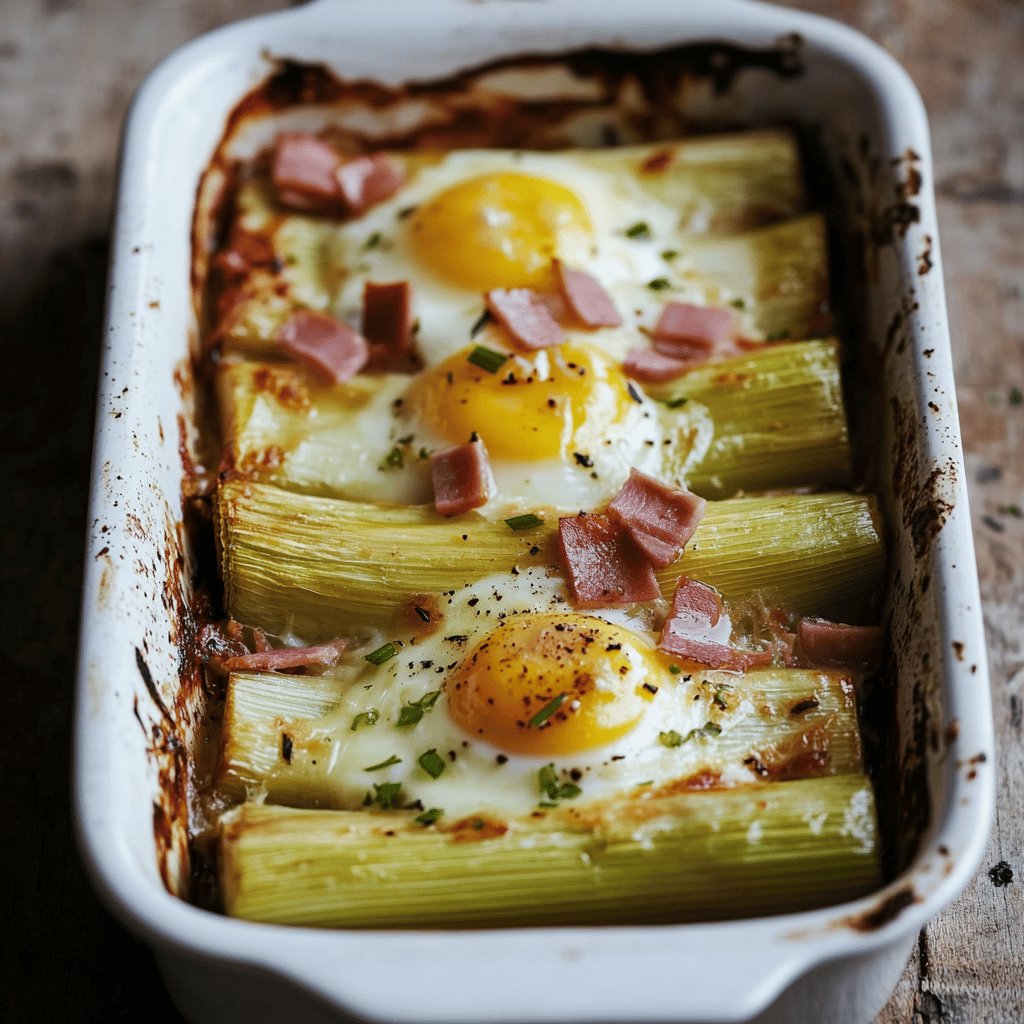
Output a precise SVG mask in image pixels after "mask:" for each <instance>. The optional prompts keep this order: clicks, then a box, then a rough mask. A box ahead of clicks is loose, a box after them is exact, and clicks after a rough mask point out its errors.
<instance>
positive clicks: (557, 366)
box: [409, 344, 631, 461]
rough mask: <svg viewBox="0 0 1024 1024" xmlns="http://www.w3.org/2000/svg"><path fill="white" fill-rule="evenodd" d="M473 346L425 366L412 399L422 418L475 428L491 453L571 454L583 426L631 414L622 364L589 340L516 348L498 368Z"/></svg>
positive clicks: (463, 429)
mask: <svg viewBox="0 0 1024 1024" xmlns="http://www.w3.org/2000/svg"><path fill="white" fill-rule="evenodd" d="M471 351H472V349H466V350H464V351H462V352H457V353H456V354H455V355H453V356H451V357H450V358H449V359H447V360H445V361H444V362H443V363H440V364H439V365H438V366H436V367H434V369H432V370H430V371H427V372H426V373H424V374H421V375H420V377H419V378H418V380H417V382H416V383H415V384H414V385H413V388H412V389H411V391H410V394H409V400H410V403H411V406H412V407H413V408H414V409H415V411H416V414H417V417H418V419H419V420H420V421H421V422H423V423H429V424H430V425H431V427H432V428H433V429H434V430H435V431H436V432H438V433H439V434H441V435H442V436H444V437H446V438H448V439H449V440H451V441H453V442H462V441H468V440H469V438H470V435H471V434H473V433H474V432H476V433H477V434H478V435H479V436H480V437H481V438H482V439H483V442H484V444H485V445H486V446H487V450H488V452H489V453H490V455H491V457H492V459H507V460H515V461H519V460H522V461H536V460H539V459H548V458H558V457H562V458H566V457H568V458H571V455H569V453H571V451H572V449H573V441H574V438H575V439H577V440H579V438H580V436H581V431H584V432H585V433H586V434H593V435H594V436H595V437H599V436H602V434H603V432H604V431H605V430H606V429H607V428H608V427H609V426H611V425H612V424H615V423H621V422H622V421H623V420H624V419H625V418H626V416H627V415H628V410H629V408H630V401H631V400H630V397H629V390H628V381H627V380H626V378H625V377H624V376H623V374H622V372H621V370H619V368H618V367H617V366H615V365H614V364H612V363H610V362H608V361H607V360H606V359H605V358H604V357H603V356H602V355H601V354H600V353H598V352H596V351H593V350H591V349H588V348H586V347H584V346H580V345H572V344H566V345H559V346H557V347H556V348H549V349H542V350H540V351H539V352H531V353H529V354H522V355H513V356H510V357H509V358H508V359H507V360H506V361H505V363H504V364H503V365H502V366H501V367H500V368H499V369H498V370H497V372H495V373H488V372H487V371H486V370H483V369H481V368H480V367H478V366H476V365H475V364H474V363H471V362H470V361H469V359H468V358H467V356H468V355H469V354H470V352H471ZM588 425H589V427H590V430H586V429H585V428H586V427H587V426H588Z"/></svg>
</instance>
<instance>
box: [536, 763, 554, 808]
mask: <svg viewBox="0 0 1024 1024" xmlns="http://www.w3.org/2000/svg"><path fill="white" fill-rule="evenodd" d="M537 784H538V785H539V787H540V791H541V792H542V793H545V794H546V795H547V796H548V798H549V799H551V800H557V799H558V788H559V787H558V773H557V772H556V771H555V766H554V765H553V764H546V765H544V767H543V768H541V770H540V771H539V772H537Z"/></svg>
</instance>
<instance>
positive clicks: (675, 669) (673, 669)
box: [668, 665, 683, 676]
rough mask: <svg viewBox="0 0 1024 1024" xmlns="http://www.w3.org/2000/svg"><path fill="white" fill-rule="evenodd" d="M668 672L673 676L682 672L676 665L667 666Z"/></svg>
mask: <svg viewBox="0 0 1024 1024" xmlns="http://www.w3.org/2000/svg"><path fill="white" fill-rule="evenodd" d="M668 670H669V672H671V673H672V675H674V676H677V675H679V673H680V672H682V671H683V670H682V669H681V668H680V667H679V666H678V665H669V667H668Z"/></svg>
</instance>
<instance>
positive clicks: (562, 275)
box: [551, 260, 622, 327]
mask: <svg viewBox="0 0 1024 1024" xmlns="http://www.w3.org/2000/svg"><path fill="white" fill-rule="evenodd" d="M551 265H552V267H553V269H554V271H555V280H556V281H557V282H558V287H559V289H560V291H561V293H562V296H563V298H564V299H565V302H566V305H567V306H568V308H569V309H570V310H571V311H572V313H573V315H574V316H575V317H576V319H577V320H579V321H580V322H581V323H582V324H584V326H586V327H618V326H619V324H621V323H622V317H620V316H619V314H618V311H617V310H616V309H615V304H614V303H613V302H612V300H611V296H609V294H608V293H607V292H606V291H605V290H604V288H602V287H601V284H600V282H599V281H597V280H595V279H594V278H593V277H591V276H590V274H588V273H587V272H586V271H584V270H575V269H573V268H572V267H567V266H566V265H565V264H564V263H563V262H562V261H561V260H552V261H551Z"/></svg>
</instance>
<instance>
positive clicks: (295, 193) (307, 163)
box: [271, 132, 341, 205]
mask: <svg viewBox="0 0 1024 1024" xmlns="http://www.w3.org/2000/svg"><path fill="white" fill-rule="evenodd" d="M340 162H341V161H340V157H339V156H338V153H337V151H336V150H335V149H334V147H333V146H331V145H330V144H328V143H326V142H324V140H323V139H321V138H318V137H317V136H316V135H310V134H309V133H308V132H284V133H282V134H281V135H279V136H278V137H277V144H276V146H275V147H274V166H273V170H272V172H271V174H272V177H273V181H274V188H276V189H277V191H278V195H279V198H280V199H281V201H282V202H284V203H287V204H288V205H294V202H289V200H293V201H294V200H298V201H299V203H300V204H301V203H303V202H305V201H308V200H313V202H314V203H320V204H325V203H326V204H330V203H332V202H337V201H338V200H339V198H340V196H339V193H338V180H337V178H336V177H335V174H336V172H337V170H338V164H339V163H340Z"/></svg>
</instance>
